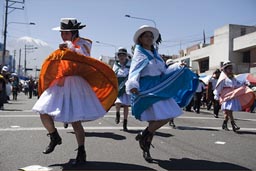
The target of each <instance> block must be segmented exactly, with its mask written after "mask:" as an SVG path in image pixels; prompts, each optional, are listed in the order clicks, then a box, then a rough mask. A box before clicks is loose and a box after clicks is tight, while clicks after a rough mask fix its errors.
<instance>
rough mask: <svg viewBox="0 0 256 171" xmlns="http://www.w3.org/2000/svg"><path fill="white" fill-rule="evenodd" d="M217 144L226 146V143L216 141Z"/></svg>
mask: <svg viewBox="0 0 256 171" xmlns="http://www.w3.org/2000/svg"><path fill="white" fill-rule="evenodd" d="M215 144H220V145H224V144H226V142H224V141H216V142H215Z"/></svg>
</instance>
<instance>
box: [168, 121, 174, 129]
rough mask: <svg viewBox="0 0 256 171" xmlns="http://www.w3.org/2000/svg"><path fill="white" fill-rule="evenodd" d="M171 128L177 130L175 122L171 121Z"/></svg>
mask: <svg viewBox="0 0 256 171" xmlns="http://www.w3.org/2000/svg"><path fill="white" fill-rule="evenodd" d="M169 126H170V127H172V128H173V129H175V128H176V125H175V124H174V122H173V121H170V122H169Z"/></svg>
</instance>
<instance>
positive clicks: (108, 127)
mask: <svg viewBox="0 0 256 171" xmlns="http://www.w3.org/2000/svg"><path fill="white" fill-rule="evenodd" d="M190 128H195V130H200V129H202V130H204V129H208V130H210V129H212V130H222V128H221V127H199V126H191V127H190ZM57 129H58V130H73V128H71V127H69V128H64V127H57ZM84 129H85V130H122V129H123V127H112V126H103V127H97V126H95V127H84ZM128 129H129V130H143V129H145V127H128ZM41 130H46V129H45V128H44V127H30V128H22V127H19V128H0V132H8V131H41ZM160 130H178V131H184V130H186V128H185V129H184V128H182V127H181V129H179V127H177V129H173V128H171V127H162V128H160ZM188 130H191V129H188ZM239 131H256V128H241V129H240V130H239Z"/></svg>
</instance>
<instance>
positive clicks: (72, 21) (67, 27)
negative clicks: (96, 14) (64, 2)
mask: <svg viewBox="0 0 256 171" xmlns="http://www.w3.org/2000/svg"><path fill="white" fill-rule="evenodd" d="M80 24H81V23H79V22H77V19H76V18H61V19H60V27H54V28H52V30H57V31H76V30H80V29H82V28H84V27H85V26H86V25H80Z"/></svg>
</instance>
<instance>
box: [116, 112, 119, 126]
mask: <svg viewBox="0 0 256 171" xmlns="http://www.w3.org/2000/svg"><path fill="white" fill-rule="evenodd" d="M119 122H120V112H116V124H119Z"/></svg>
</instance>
